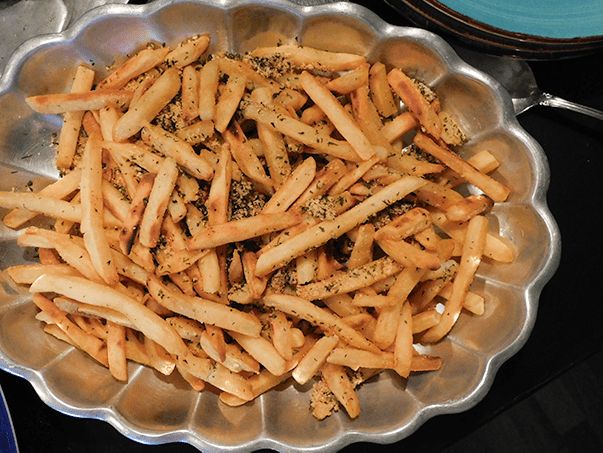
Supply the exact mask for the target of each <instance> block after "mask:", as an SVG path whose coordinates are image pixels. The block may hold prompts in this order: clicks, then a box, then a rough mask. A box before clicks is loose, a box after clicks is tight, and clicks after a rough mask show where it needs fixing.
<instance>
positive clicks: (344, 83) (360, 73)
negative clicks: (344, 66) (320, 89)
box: [325, 63, 370, 94]
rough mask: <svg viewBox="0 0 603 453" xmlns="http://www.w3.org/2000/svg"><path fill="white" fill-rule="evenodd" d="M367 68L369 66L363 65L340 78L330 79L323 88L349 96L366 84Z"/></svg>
mask: <svg viewBox="0 0 603 453" xmlns="http://www.w3.org/2000/svg"><path fill="white" fill-rule="evenodd" d="M369 67H370V65H369V64H368V63H364V64H362V65H360V66H358V67H357V68H355V69H353V70H352V71H350V72H346V73H345V74H343V75H341V76H340V77H336V78H334V79H331V80H330V81H329V82H327V83H326V84H325V87H326V88H327V89H328V90H329V91H335V92H337V93H339V94H349V93H351V92H352V91H354V90H355V89H357V88H358V87H360V86H362V85H365V84H366V83H367V82H368V80H369Z"/></svg>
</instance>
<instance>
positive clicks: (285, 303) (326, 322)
mask: <svg viewBox="0 0 603 453" xmlns="http://www.w3.org/2000/svg"><path fill="white" fill-rule="evenodd" d="M263 300H264V304H266V305H267V306H269V307H272V308H276V309H277V310H280V311H282V312H284V313H287V314H290V315H292V316H299V317H301V318H303V319H305V320H306V321H308V322H310V323H312V324H314V325H318V326H320V327H321V328H323V329H326V330H327V331H329V332H331V333H332V334H333V335H337V336H339V338H341V339H342V340H344V341H346V342H347V343H348V344H350V345H352V346H355V347H357V348H360V349H366V350H368V351H376V350H377V347H376V346H375V345H374V344H372V343H371V342H370V341H368V340H367V339H366V338H365V337H363V336H362V335H361V334H360V333H358V332H357V331H355V330H354V329H352V328H351V327H350V326H348V325H347V324H345V323H344V322H343V321H342V320H341V318H339V317H337V316H336V315H334V314H332V313H329V312H328V311H327V310H325V309H323V308H320V307H318V306H316V305H314V304H313V303H312V302H310V301H308V300H306V299H304V298H301V297H298V296H288V295H284V294H270V295H268V296H265V297H264V299H263Z"/></svg>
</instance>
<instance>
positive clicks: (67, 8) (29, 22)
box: [0, 0, 128, 76]
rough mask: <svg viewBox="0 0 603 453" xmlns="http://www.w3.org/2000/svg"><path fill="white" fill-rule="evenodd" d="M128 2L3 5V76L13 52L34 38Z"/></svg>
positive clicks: (43, 0)
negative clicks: (102, 8) (96, 10)
mask: <svg viewBox="0 0 603 453" xmlns="http://www.w3.org/2000/svg"><path fill="white" fill-rule="evenodd" d="M127 2H128V0H10V1H6V2H2V3H0V76H1V75H2V71H3V70H4V66H5V65H6V62H7V60H8V57H9V56H10V54H11V53H13V52H14V51H15V49H16V48H17V47H19V46H20V45H21V44H22V43H23V42H25V41H26V40H27V39H29V38H32V37H34V36H38V35H42V34H47V33H57V32H60V31H62V30H64V29H65V28H67V27H69V26H70V25H71V24H73V23H75V22H76V21H77V20H78V19H79V18H80V17H82V15H83V14H84V13H86V12H88V11H90V10H91V9H92V8H96V7H97V6H101V5H105V4H107V3H122V4H123V3H127Z"/></svg>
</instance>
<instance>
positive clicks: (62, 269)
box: [6, 264, 81, 285]
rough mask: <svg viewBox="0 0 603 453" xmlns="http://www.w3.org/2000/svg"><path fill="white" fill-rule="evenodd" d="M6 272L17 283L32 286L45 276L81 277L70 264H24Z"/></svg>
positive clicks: (10, 268)
mask: <svg viewBox="0 0 603 453" xmlns="http://www.w3.org/2000/svg"><path fill="white" fill-rule="evenodd" d="M6 272H7V273H8V275H9V277H10V278H11V279H12V280H13V281H14V282H15V283H17V284H20V285H31V284H32V283H33V282H34V281H35V280H36V279H37V278H38V277H39V276H40V275H43V274H61V275H71V276H81V274H80V273H79V272H78V271H77V270H76V269H74V268H73V267H71V266H70V265H69V264H23V265H19V266H11V267H9V268H7V269H6Z"/></svg>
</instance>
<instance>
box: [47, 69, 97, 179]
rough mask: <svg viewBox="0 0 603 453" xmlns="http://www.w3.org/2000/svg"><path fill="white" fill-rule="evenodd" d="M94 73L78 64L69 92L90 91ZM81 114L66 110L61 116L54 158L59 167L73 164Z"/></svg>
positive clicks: (67, 167)
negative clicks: (61, 124) (61, 120)
mask: <svg viewBox="0 0 603 453" xmlns="http://www.w3.org/2000/svg"><path fill="white" fill-rule="evenodd" d="M95 74H96V73H95V72H94V70H92V69H91V68H89V67H87V66H84V65H79V66H78V68H77V70H76V73H75V77H74V79H73V84H72V85H71V93H85V92H87V91H90V90H91V89H92V85H93V83H94V76H95ZM83 116H84V111H82V110H79V111H71V112H66V113H65V115H64V116H63V126H62V127H61V133H60V135H59V143H58V146H57V157H56V160H55V163H56V166H57V167H58V168H59V169H62V170H67V169H69V168H71V166H72V164H73V158H74V156H75V152H76V147H77V143H78V138H79V135H80V128H81V126H82V118H83Z"/></svg>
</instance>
